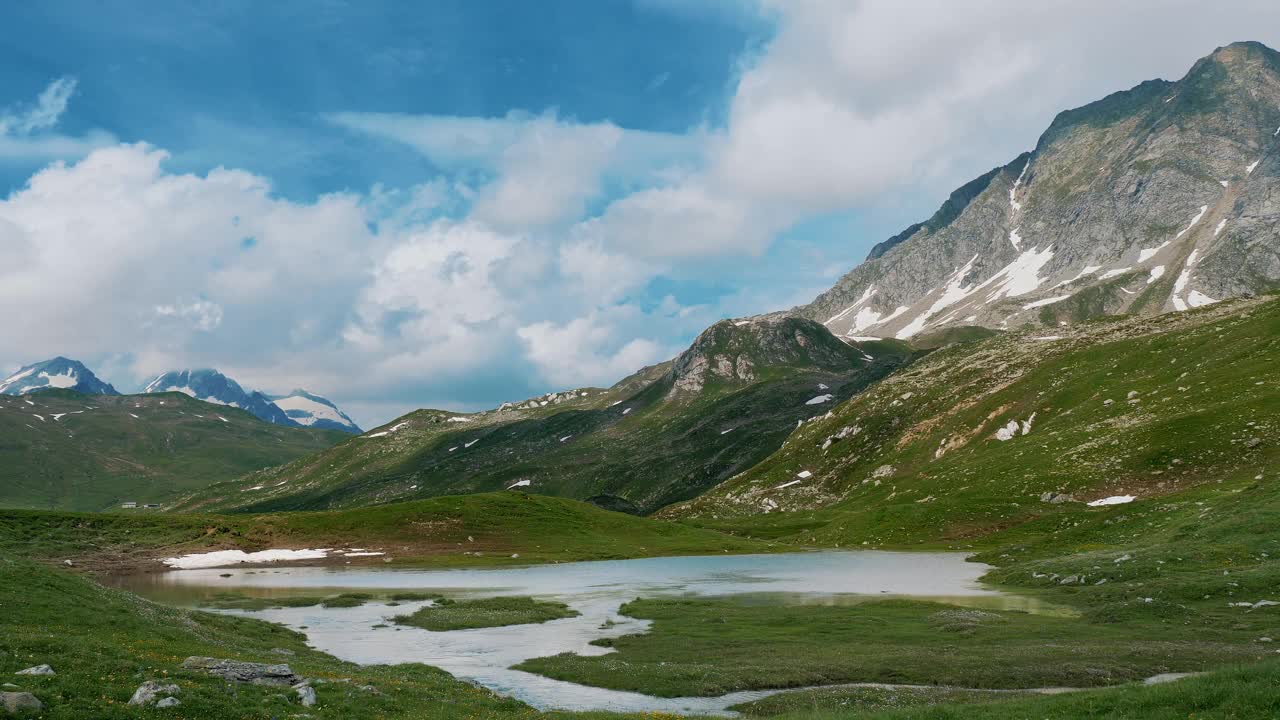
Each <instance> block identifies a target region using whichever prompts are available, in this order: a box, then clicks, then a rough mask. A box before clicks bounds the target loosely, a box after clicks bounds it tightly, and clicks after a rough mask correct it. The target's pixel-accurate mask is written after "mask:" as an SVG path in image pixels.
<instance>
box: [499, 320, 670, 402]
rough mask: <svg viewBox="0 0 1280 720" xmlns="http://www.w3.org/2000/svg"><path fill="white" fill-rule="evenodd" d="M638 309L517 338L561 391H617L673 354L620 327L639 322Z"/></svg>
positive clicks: (536, 328)
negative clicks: (624, 378)
mask: <svg viewBox="0 0 1280 720" xmlns="http://www.w3.org/2000/svg"><path fill="white" fill-rule="evenodd" d="M639 314H640V313H639V311H638V310H635V309H634V308H629V307H624V306H615V307H614V308H612V309H610V310H606V311H597V312H592V313H590V314H588V315H585V316H583V317H578V318H574V319H573V320H570V321H569V322H567V323H563V324H558V323H554V322H550V321H543V322H538V323H533V324H531V325H526V326H524V327H522V328H520V329H519V330H517V331H516V332H517V334H518V335H519V336H520V339H521V340H522V341H524V344H525V347H526V348H527V351H528V354H529V358H530V360H532V361H533V363H534V365H535V367H536V368H537V370H538V371H539V373H541V375H542V376H543V377H544V378H546V379H547V381H548V382H551V383H553V384H555V385H558V386H561V387H575V386H585V385H606V386H607V385H611V384H613V383H614V382H617V380H618V379H619V378H621V377H622V376H624V375H628V374H630V373H632V372H635V371H636V370H638V369H639V368H641V367H643V366H645V365H651V364H653V363H656V362H660V361H662V360H666V359H667V358H668V357H669V356H670V354H671V349H670V348H668V347H665V346H663V345H661V344H659V343H657V342H654V341H652V340H647V339H643V338H628V336H627V335H626V334H624V333H621V332H619V325H620V324H625V323H626V322H627V321H634V320H635V319H637V316H638V315H639Z"/></svg>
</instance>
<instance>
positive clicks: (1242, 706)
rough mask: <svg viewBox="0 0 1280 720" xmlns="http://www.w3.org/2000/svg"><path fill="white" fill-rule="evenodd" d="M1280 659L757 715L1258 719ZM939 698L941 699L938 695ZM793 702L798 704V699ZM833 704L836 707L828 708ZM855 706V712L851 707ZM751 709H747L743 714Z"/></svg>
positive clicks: (1277, 713) (918, 719)
mask: <svg viewBox="0 0 1280 720" xmlns="http://www.w3.org/2000/svg"><path fill="white" fill-rule="evenodd" d="M1278 685H1280V660H1268V661H1266V662H1262V663H1258V664H1256V665H1253V666H1248V667H1239V668H1231V669H1226V670H1222V671H1219V672H1215V673H1211V674H1208V675H1205V676H1202V677H1194V678H1187V679H1184V680H1180V681H1178V682H1174V683H1168V684H1164V685H1154V686H1142V685H1136V684H1131V685H1125V686H1123V687H1119V688H1114V689H1107V690H1094V691H1088V692H1080V693H1068V694H1064V695H1054V696H1048V697H1037V696H1029V697H1021V698H1010V699H995V700H990V701H988V702H977V700H979V698H973V697H965V698H963V700H964V702H961V703H954V702H949V703H946V704H937V705H934V704H930V703H929V702H928V701H927V700H926V701H925V702H923V703H917V704H916V705H915V706H908V707H899V708H896V709H886V708H880V707H877V705H876V704H875V703H874V702H873V703H872V704H870V707H865V706H864V707H858V706H857V705H856V704H855V703H857V701H858V700H859V698H858V696H857V695H851V696H850V697H849V698H848V700H849V702H847V703H843V704H838V703H840V693H838V692H836V693H832V694H831V696H830V697H829V698H827V699H821V698H819V699H816V702H815V703H814V704H815V705H817V707H814V706H810V707H806V708H795V709H791V708H793V707H794V706H790V705H788V704H786V703H785V702H782V701H779V702H775V703H772V704H766V703H769V701H767V700H766V701H763V703H762V704H761V708H762V709H766V710H771V709H779V710H782V711H783V712H782V714H779V715H770V717H773V718H775V719H776V720H1015V719H1017V720H1021V719H1022V718H1035V720H1112V719H1113V718H1122V719H1123V720H1188V719H1192V720H1255V719H1257V720H1261V719H1263V718H1277V717H1280V693H1278V692H1276V688H1277V686H1278ZM944 697H945V696H944ZM804 699H805V698H804V696H802V697H801V698H795V699H794V700H795V702H797V704H798V703H799V702H802V701H803V700H804ZM833 705H835V706H834V707H833ZM850 705H853V707H850ZM747 709H748V710H749V711H750V710H751V708H747Z"/></svg>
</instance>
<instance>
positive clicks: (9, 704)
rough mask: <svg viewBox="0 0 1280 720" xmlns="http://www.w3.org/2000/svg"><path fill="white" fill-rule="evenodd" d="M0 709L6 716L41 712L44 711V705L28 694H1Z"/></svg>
mask: <svg viewBox="0 0 1280 720" xmlns="http://www.w3.org/2000/svg"><path fill="white" fill-rule="evenodd" d="M0 709H3V710H4V711H5V714H9V713H13V714H15V715H16V714H18V713H26V712H40V711H41V710H44V703H42V702H40V700H39V699H38V698H36V696H35V695H32V694H31V693H28V692H0Z"/></svg>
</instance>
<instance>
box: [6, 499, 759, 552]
mask: <svg viewBox="0 0 1280 720" xmlns="http://www.w3.org/2000/svg"><path fill="white" fill-rule="evenodd" d="M352 546H358V547H361V548H367V549H370V550H374V551H382V552H385V553H386V555H384V556H375V557H366V558H357V559H355V560H353V561H354V562H365V563H376V564H378V565H382V564H383V563H384V562H386V561H390V562H392V563H393V564H404V563H415V564H445V565H449V564H468V565H472V564H501V563H521V564H527V563H531V562H553V561H560V562H568V561H576V560H607V559H616V558H628V557H650V556H659V555H695V554H707V553H723V552H734V553H742V552H768V551H770V547H769V545H768V544H766V543H761V542H753V541H748V540H744V539H741V538H735V537H733V536H729V535H724V534H721V533H716V532H712V531H708V530H701V529H698V528H690V527H686V526H683V525H680V524H676V523H667V522H660V521H657V520H649V519H646V518H639V517H633V516H630V515H623V514H621V513H615V512H609V511H606V510H601V509H600V508H597V507H595V506H593V505H589V504H587V503H582V502H577V501H573V500H564V499H560V498H551V497H544V496H536V495H525V494H522V493H516V492H509V493H490V494H479V495H467V496H462V497H442V498H431V499H428V500H420V501H416V502H409V503H397V504H392V505H380V506H377V507H371V508H362V509H356V510H342V511H330V512H290V513H278V514H268V515H184V514H150V515H132V514H128V513H109V514H105V513H67V512H46V511H39V510H0V553H12V554H22V555H24V556H26V557H33V558H41V559H48V560H57V561H61V560H64V559H69V560H72V561H73V562H74V563H75V564H76V565H77V566H88V567H97V568H104V569H110V568H115V567H127V568H129V569H138V568H146V567H149V566H150V567H159V566H158V561H159V560H160V559H163V558H166V557H172V556H175V555H181V554H185V553H193V552H206V551H211V550H244V551H246V552H253V551H257V550H265V549H269V548H292V549H298V548H307V547H310V548H317V547H328V548H334V547H352ZM512 555H518V556H519V557H518V558H515V557H512Z"/></svg>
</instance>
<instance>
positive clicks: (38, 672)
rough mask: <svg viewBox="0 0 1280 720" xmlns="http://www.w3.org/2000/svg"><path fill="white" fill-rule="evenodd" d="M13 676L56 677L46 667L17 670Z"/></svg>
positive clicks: (39, 666)
mask: <svg viewBox="0 0 1280 720" xmlns="http://www.w3.org/2000/svg"><path fill="white" fill-rule="evenodd" d="M14 675H57V673H55V672H54V671H53V668H51V667H49V666H48V665H36V666H34V667H29V668H27V669H26V670H19V671H18V672H16V673H14Z"/></svg>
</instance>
